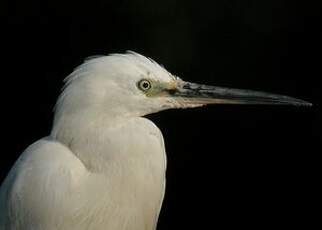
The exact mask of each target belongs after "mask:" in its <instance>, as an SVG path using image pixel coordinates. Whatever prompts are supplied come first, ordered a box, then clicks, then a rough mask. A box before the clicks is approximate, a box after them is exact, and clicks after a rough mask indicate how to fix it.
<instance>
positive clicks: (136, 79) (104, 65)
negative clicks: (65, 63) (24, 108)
mask: <svg viewBox="0 0 322 230" xmlns="http://www.w3.org/2000/svg"><path fill="white" fill-rule="evenodd" d="M206 104H289V105H310V103H308V102H306V101H303V100H300V99H296V98H292V97H288V96H283V95H277V94H271V93H265V92H258V91H251V90H241V89H231V88H223V87H217V86H208V85H203V84H196V83H190V82H185V81H183V80H181V79H180V78H179V77H176V76H174V75H172V74H171V73H169V72H168V71H167V70H166V69H165V68H163V67H162V66H160V65H159V64H157V63H156V62H155V61H153V60H152V59H149V58H146V57H144V56H142V55H140V54H137V53H134V52H128V53H126V54H112V55H109V56H100V57H94V58H89V59H87V60H86V61H85V62H84V63H83V64H82V65H80V66H79V67H78V68H76V69H75V70H74V72H73V73H71V74H70V76H68V77H67V78H66V85H65V87H64V90H63V92H62V94H61V96H60V98H59V100H58V103H57V111H56V116H61V114H62V113H65V114H73V113H80V114H87V113H94V114H96V115H103V116H118V117H119V116H144V115H146V114H150V113H155V112H159V111H162V110H166V109H172V108H192V107H198V106H202V105H206Z"/></svg>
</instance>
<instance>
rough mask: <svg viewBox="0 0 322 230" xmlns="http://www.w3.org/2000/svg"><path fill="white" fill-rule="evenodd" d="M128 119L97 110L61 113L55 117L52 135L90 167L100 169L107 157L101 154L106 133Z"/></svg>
mask: <svg viewBox="0 0 322 230" xmlns="http://www.w3.org/2000/svg"><path fill="white" fill-rule="evenodd" d="M126 120H127V119H125V117H123V116H119V117H115V116H114V117H112V116H107V115H104V114H102V113H98V112H97V111H96V112H93V111H84V112H82V113H71V114H61V115H60V117H59V118H56V119H55V122H54V125H53V129H52V132H51V137H52V138H53V139H55V140H57V141H58V142H60V143H62V144H64V145H65V146H67V147H68V148H69V149H70V150H71V151H72V152H73V154H75V155H76V156H77V157H78V158H79V159H80V160H81V161H82V162H83V163H84V165H85V166H86V167H87V168H88V169H91V170H92V171H98V170H101V169H102V167H103V166H104V165H103V163H104V161H105V160H106V159H104V158H105V157H107V156H104V155H102V154H101V152H102V151H101V148H103V146H104V145H105V144H106V143H104V142H106V140H104V137H105V136H106V133H108V132H109V131H110V130H111V129H114V128H115V126H116V124H123V123H124V122H126ZM95 154H97V155H98V156H94V155H95Z"/></svg>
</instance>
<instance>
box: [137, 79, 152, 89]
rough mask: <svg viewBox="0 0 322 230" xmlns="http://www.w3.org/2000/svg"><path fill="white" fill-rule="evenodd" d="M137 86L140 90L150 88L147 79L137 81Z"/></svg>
mask: <svg viewBox="0 0 322 230" xmlns="http://www.w3.org/2000/svg"><path fill="white" fill-rule="evenodd" d="M138 87H139V89H140V90H142V91H148V90H149V89H151V82H150V81H149V80H147V79H142V80H140V81H139V82H138Z"/></svg>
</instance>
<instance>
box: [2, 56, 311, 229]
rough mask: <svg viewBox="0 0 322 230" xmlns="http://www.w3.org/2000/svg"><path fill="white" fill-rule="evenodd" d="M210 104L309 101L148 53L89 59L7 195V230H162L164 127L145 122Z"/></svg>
mask: <svg viewBox="0 0 322 230" xmlns="http://www.w3.org/2000/svg"><path fill="white" fill-rule="evenodd" d="M210 103H264V104H267V103H269V104H296V105H301V104H305V105H307V104H308V103H306V102H304V101H301V100H298V99H294V98H290V97H286V96H281V95H272V94H267V93H259V92H253V91H246V90H234V89H224V88H220V87H212V86H205V85H198V84H194V83H188V82H184V81H182V80H181V79H179V78H178V77H175V76H173V75H171V74H170V73H169V72H167V71H166V70H165V69H164V68H163V67H161V66H159V65H158V64H157V63H155V62H154V61H152V60H150V59H148V58H146V57H144V56H141V55H139V54H136V53H133V52H129V53H127V54H114V55H109V56H102V57H97V58H92V59H88V60H87V61H85V63H84V64H82V65H81V66H80V67H78V68H76V69H75V71H74V72H73V73H72V74H71V75H70V76H69V77H68V78H67V82H66V86H65V88H64V90H63V92H62V94H61V96H60V97H59V99H58V102H57V105H56V111H55V118H54V124H53V128H52V131H51V134H50V135H49V136H48V137H45V138H43V139H41V140H39V141H37V142H36V143H34V144H32V145H31V146H29V147H28V148H27V149H26V150H25V151H24V152H23V153H22V155H21V156H20V158H19V159H18V160H17V162H16V163H15V165H14V166H13V168H12V169H11V171H10V172H9V174H8V176H7V178H6V179H5V181H4V182H3V184H2V186H1V190H0V213H1V215H0V230H26V229H27V230H76V229H77V230H83V229H84V230H85V229H86V230H91V229H93V230H94V229H95V230H103V229H104V230H153V229H155V228H156V225H157V219H158V215H159V212H160V208H161V204H162V200H163V196H164V190H165V171H166V154H165V148H164V143H163V137H162V134H161V132H160V130H159V129H158V128H157V127H156V126H155V125H154V124H153V123H152V122H151V121H149V120H148V119H146V118H143V117H142V116H144V115H146V114H149V113H154V112H158V111H161V110H165V109H170V108H188V107H196V106H201V105H203V104H210Z"/></svg>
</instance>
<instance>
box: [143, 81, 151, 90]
mask: <svg viewBox="0 0 322 230" xmlns="http://www.w3.org/2000/svg"><path fill="white" fill-rule="evenodd" d="M142 87H143V88H144V89H147V88H149V83H147V82H146V81H145V82H143V83H142Z"/></svg>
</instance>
